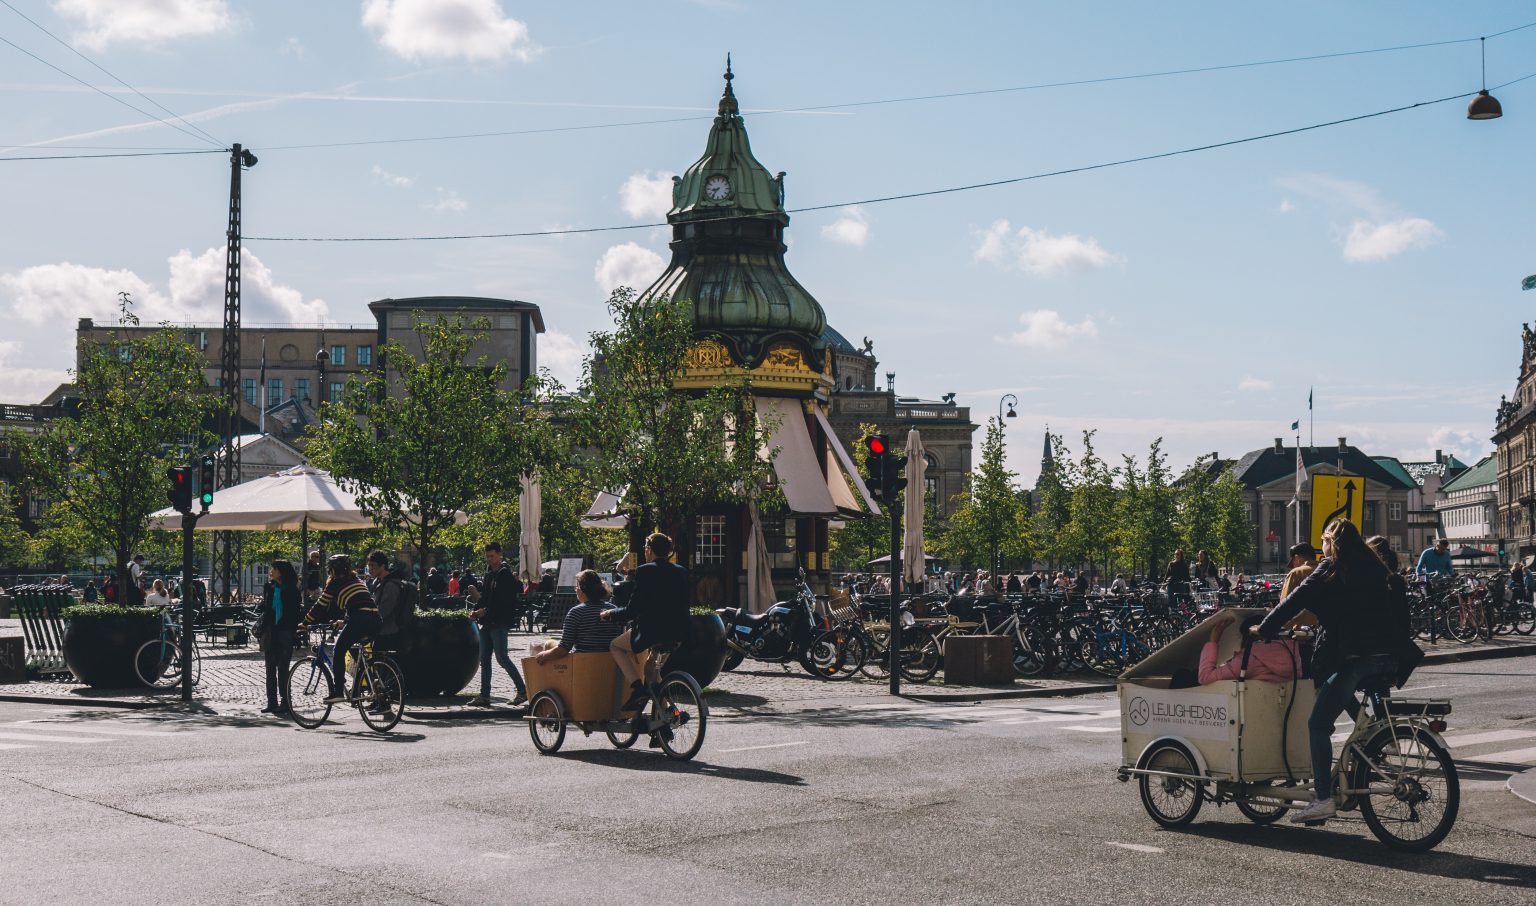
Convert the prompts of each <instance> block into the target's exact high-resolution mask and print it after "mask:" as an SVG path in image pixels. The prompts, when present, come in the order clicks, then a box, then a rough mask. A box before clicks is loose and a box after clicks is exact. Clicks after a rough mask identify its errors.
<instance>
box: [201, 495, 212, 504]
mask: <svg viewBox="0 0 1536 906" xmlns="http://www.w3.org/2000/svg"><path fill="white" fill-rule="evenodd" d="M212 503H213V495H212V494H209V493H206V492H205V493H204V494H203V506H209V505H211V504H212Z"/></svg>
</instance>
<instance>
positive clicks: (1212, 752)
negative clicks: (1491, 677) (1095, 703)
mask: <svg viewBox="0 0 1536 906" xmlns="http://www.w3.org/2000/svg"><path fill="white" fill-rule="evenodd" d="M1264 613H1265V611H1264V610H1262V609H1255V608H1229V609H1227V610H1225V611H1221V612H1220V613H1217V614H1213V615H1212V616H1210V617H1208V618H1207V619H1205V620H1204V621H1202V622H1201V623H1200V624H1198V625H1197V626H1195V627H1194V628H1193V629H1191V630H1190V631H1189V632H1187V633H1185V634H1184V635H1182V636H1180V637H1179V638H1178V639H1175V640H1174V641H1173V642H1171V643H1169V644H1168V645H1166V646H1164V647H1163V648H1162V649H1161V650H1159V651H1157V652H1156V653H1154V654H1152V655H1151V656H1149V657H1147V658H1146V659H1144V660H1142V661H1141V662H1140V663H1138V664H1136V665H1135V666H1134V667H1132V668H1131V669H1129V670H1127V671H1125V673H1123V674H1121V675H1120V681H1119V692H1120V731H1121V740H1122V752H1121V766H1120V769H1119V771H1118V772H1117V776H1118V778H1119V779H1120V781H1121V782H1126V781H1129V780H1130V779H1131V778H1133V777H1134V778H1136V780H1137V785H1138V786H1139V788H1140V792H1141V802H1142V805H1143V807H1145V808H1146V810H1147V814H1148V815H1150V816H1151V817H1152V820H1154V821H1156V822H1157V823H1158V824H1160V825H1162V826H1163V827H1169V828H1174V827H1182V826H1184V825H1186V824H1188V823H1189V822H1191V821H1193V820H1194V819H1195V815H1197V814H1198V813H1199V811H1200V806H1201V804H1202V803H1204V802H1214V803H1216V804H1217V805H1218V806H1219V805H1222V804H1225V803H1227V802H1231V803H1234V804H1235V805H1236V806H1237V809H1238V811H1240V812H1242V813H1243V815H1244V816H1245V817H1247V818H1248V819H1249V820H1251V821H1253V822H1255V823H1257V824H1270V823H1272V822H1274V821H1278V820H1279V819H1280V818H1282V817H1283V816H1284V815H1285V813H1286V812H1287V811H1289V810H1291V809H1297V808H1301V807H1303V806H1305V805H1306V804H1307V803H1308V802H1310V801H1311V799H1312V783H1311V774H1312V768H1311V758H1310V755H1309V753H1308V735H1307V718H1308V717H1309V716H1310V714H1311V713H1312V705H1313V702H1314V701H1315V698H1316V695H1315V691H1314V687H1313V683H1312V680H1311V679H1310V678H1307V677H1302V676H1299V675H1298V678H1297V679H1295V680H1292V681H1289V682H1283V683H1278V682H1259V681H1254V680H1249V679H1246V671H1244V672H1242V673H1240V674H1239V675H1240V678H1239V679H1236V680H1221V681H1217V682H1212V683H1207V684H1205V685H1200V686H1192V687H1188V688H1171V685H1173V682H1172V680H1173V677H1174V676H1175V675H1176V674H1185V675H1187V673H1186V671H1194V670H1196V669H1197V668H1198V665H1199V662H1200V650H1201V647H1202V646H1203V645H1204V644H1205V642H1206V640H1207V639H1208V638H1209V636H1210V632H1211V625H1212V623H1213V621H1215V620H1217V619H1220V618H1221V617H1223V616H1224V615H1228V614H1230V615H1232V616H1235V617H1236V618H1237V620H1236V622H1235V623H1233V625H1230V626H1228V627H1227V629H1226V631H1225V632H1224V633H1223V635H1222V637H1221V639H1220V641H1219V643H1218V645H1217V658H1216V660H1217V663H1223V662H1225V661H1226V660H1227V658H1228V657H1230V656H1232V655H1233V654H1234V653H1238V654H1239V655H1241V651H1242V639H1241V635H1240V625H1241V623H1242V621H1243V619H1244V618H1245V617H1248V616H1253V615H1259V616H1262V615H1263V614H1264ZM1287 635H1288V636H1290V637H1294V638H1306V637H1308V633H1306V632H1305V631H1300V630H1298V631H1297V632H1295V633H1288V634H1287ZM1391 682H1392V680H1391V678H1389V677H1385V676H1376V677H1367V678H1366V679H1365V680H1364V681H1363V682H1362V683H1361V686H1360V689H1359V690H1358V691H1361V692H1364V693H1365V702H1364V704H1363V705H1362V706H1361V708H1360V713H1359V716H1358V717H1357V719H1356V721H1355V726H1354V728H1353V730H1352V731H1351V732H1350V733H1349V734H1348V738H1347V739H1345V740H1344V744H1343V750H1342V751H1341V752H1339V753H1338V755H1337V756H1336V757H1335V759H1334V765H1333V780H1334V783H1333V786H1334V790H1335V792H1334V800H1335V803H1336V805H1337V807H1338V809H1339V811H1341V812H1342V811H1348V810H1350V809H1355V808H1359V809H1360V813H1361V817H1363V818H1364V819H1365V823H1366V825H1367V826H1369V827H1370V829H1371V832H1372V833H1373V834H1375V835H1376V837H1377V838H1378V839H1380V840H1381V842H1383V843H1385V844H1386V845H1387V846H1389V847H1391V848H1393V849H1397V850H1402V851H1406V852H1423V851H1425V850H1428V849H1431V848H1432V847H1434V846H1435V845H1436V844H1438V843H1439V842H1440V841H1441V840H1443V839H1445V835H1446V834H1448V833H1449V832H1450V830H1451V826H1452V825H1453V824H1454V823H1455V822H1456V812H1457V810H1458V808H1459V806H1460V801H1461V792H1460V783H1459V780H1458V778H1457V774H1456V765H1455V763H1454V762H1453V761H1452V760H1451V756H1450V754H1449V752H1448V751H1447V749H1446V745H1445V740H1444V739H1442V738H1441V737H1440V734H1441V733H1442V732H1444V731H1445V719H1444V718H1445V716H1446V715H1447V714H1449V713H1450V711H1451V706H1450V703H1449V702H1444V701H1430V700H1425V699H1401V698H1392V697H1391V696H1390V695H1389V693H1388V690H1389V688H1390V685H1391Z"/></svg>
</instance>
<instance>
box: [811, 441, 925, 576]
mask: <svg viewBox="0 0 1536 906" xmlns="http://www.w3.org/2000/svg"><path fill="white" fill-rule="evenodd" d="M878 433H880V429H879V428H878V427H876V426H875V425H872V424H861V425H859V432H858V436H859V437H860V438H865V437H868V436H869V435H871V434H878ZM897 455H900V454H897ZM868 462H869V448H868V447H866V446H864V444H863V443H862V442H861V443H856V444H854V445H853V467H854V468H855V469H857V470H858V473H859V474H860V475H865V474H868V472H869V469H868ZM850 490H852V489H851V488H850ZM925 525H926V523H925ZM830 546H831V555H832V567H833V568H834V569H851V570H862V569H864V568H865V567H866V566H867V565H868V564H869V561H871V560H873V559H875V558H876V557H883V556H885V555H886V554H889V553H890V552H891V514H890V512H889V511H888V510H887V508H885V507H881V508H880V513H879V514H878V515H874V514H867V515H865V516H863V517H861V518H857V519H848V520H845V521H844V523H843V527H842V528H840V529H837V530H836V531H834V532H832V533H831V539H830Z"/></svg>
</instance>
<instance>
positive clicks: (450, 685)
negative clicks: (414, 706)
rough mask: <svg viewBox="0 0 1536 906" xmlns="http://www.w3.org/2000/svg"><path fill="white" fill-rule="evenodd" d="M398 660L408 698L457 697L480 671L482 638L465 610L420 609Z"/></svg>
mask: <svg viewBox="0 0 1536 906" xmlns="http://www.w3.org/2000/svg"><path fill="white" fill-rule="evenodd" d="M400 635H401V639H400V645H399V648H400V650H399V652H398V653H397V654H396V655H395V660H396V661H397V662H398V663H399V664H400V672H401V673H402V674H404V675H405V693H406V694H407V695H456V694H458V692H459V691H460V690H462V689H463V688H464V687H465V686H467V685H469V681H470V680H472V679H474V678H475V672H476V671H478V670H479V669H480V636H479V633H478V630H477V629H476V628H475V623H474V621H473V620H471V619H470V618H469V612H468V611H465V610H419V611H417V612H416V618H415V620H413V621H412V622H411V624H410V625H409V626H407V627H405V628H404V629H403V630H402V631H401V633H400Z"/></svg>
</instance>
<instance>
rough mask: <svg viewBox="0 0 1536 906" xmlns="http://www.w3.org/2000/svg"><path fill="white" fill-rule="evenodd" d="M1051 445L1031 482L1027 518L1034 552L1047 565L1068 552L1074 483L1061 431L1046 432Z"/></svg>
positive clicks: (1068, 554)
mask: <svg viewBox="0 0 1536 906" xmlns="http://www.w3.org/2000/svg"><path fill="white" fill-rule="evenodd" d="M1046 436H1047V438H1048V442H1049V443H1050V446H1051V458H1050V461H1049V462H1047V463H1045V464H1044V465H1043V467H1042V468H1041V470H1040V478H1039V479H1038V480H1037V481H1036V482H1035V493H1034V510H1033V513H1032V517H1031V520H1030V523H1031V529H1032V531H1031V536H1032V537H1033V539H1034V548H1035V554H1036V555H1037V556H1040V557H1044V558H1045V559H1046V560H1047V561H1048V562H1049V563H1050V564H1051V566H1053V567H1054V566H1056V565H1057V564H1058V563H1061V562H1064V561H1065V560H1066V559H1067V558H1068V557H1069V556H1070V555H1071V553H1072V550H1071V539H1070V537H1069V536H1068V534H1067V526H1068V524H1069V523H1070V522H1071V520H1072V488H1073V487H1074V486H1075V485H1076V482H1077V480H1076V476H1075V475H1074V474H1073V468H1072V462H1071V460H1070V458H1069V457H1070V455H1071V454H1070V452H1069V451H1068V450H1067V447H1066V445H1065V444H1063V443H1062V440H1061V435H1059V434H1047V435H1046Z"/></svg>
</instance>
